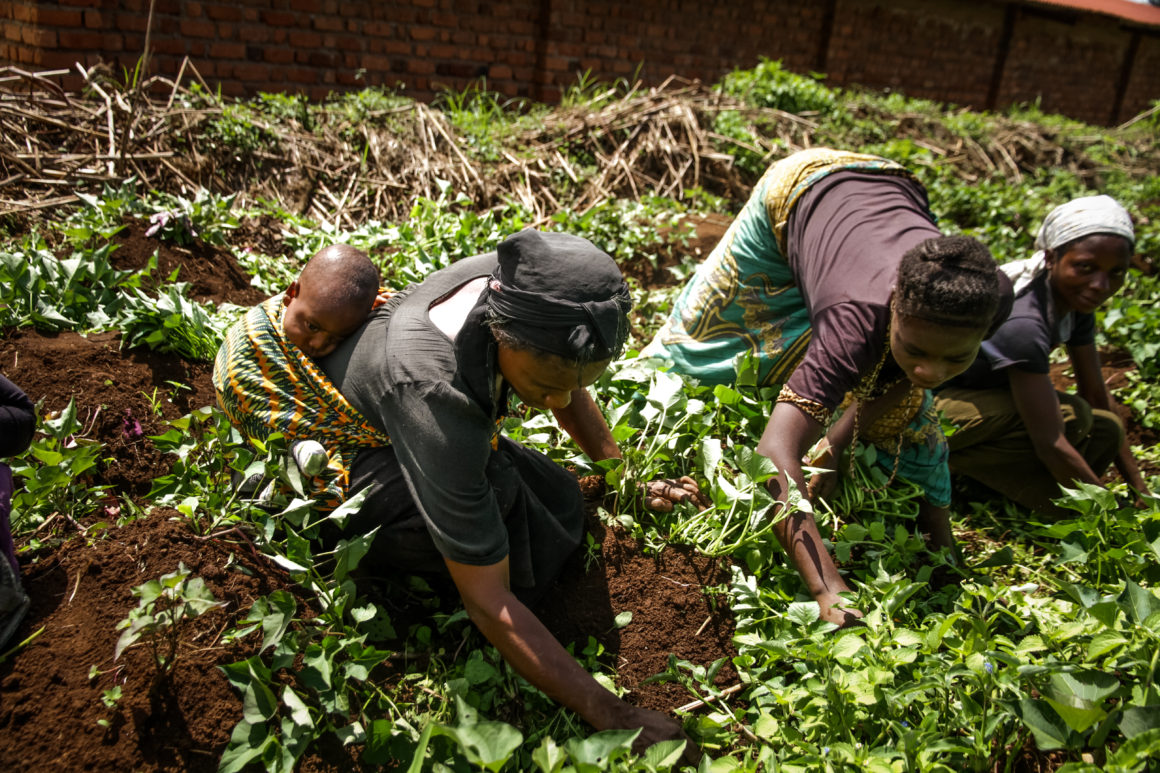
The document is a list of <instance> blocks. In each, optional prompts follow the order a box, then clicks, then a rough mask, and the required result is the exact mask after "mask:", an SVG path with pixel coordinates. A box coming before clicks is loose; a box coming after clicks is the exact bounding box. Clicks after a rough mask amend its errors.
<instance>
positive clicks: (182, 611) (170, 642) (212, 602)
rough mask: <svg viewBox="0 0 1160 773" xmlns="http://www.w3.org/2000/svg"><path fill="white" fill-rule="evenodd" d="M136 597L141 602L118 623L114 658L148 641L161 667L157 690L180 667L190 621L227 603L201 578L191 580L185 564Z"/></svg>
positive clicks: (139, 589) (148, 584)
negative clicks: (219, 599) (179, 659)
mask: <svg viewBox="0 0 1160 773" xmlns="http://www.w3.org/2000/svg"><path fill="white" fill-rule="evenodd" d="M133 595H134V596H136V597H137V598H138V599H139V601H138V602H137V606H136V608H135V609H132V610H130V612H129V615H128V616H127V617H126V618H125V619H124V620H122V621H121V622H119V623H118V624H117V630H119V631H122V633H121V636H120V638H118V639H117V646H116V648H115V649H114V652H113V659H114V660H118V659H120V657H121V655H122V653H124V652H125V650H127V649H129V648H130V647H132V646H133V645H135V644H137V643H139V642H141V641H144V642H145V643H146V644H147V645H148V647H149V654H150V655H151V656H152V658H153V664H154V665H155V666H156V668H157V671H156V675H155V677H154V682H153V689H154V690H156V689H157V688H158V687H159V686H160V684H161V683H162V682H163V681H165V680H166V679H167V678H168V677H169V675H170V674H172V673H173V670H174V668H176V667H177V658H178V648H179V645H180V643H181V636H182V634H183V632H184V630H185V628H186V627H187V625H188V623H187V621H189V620H193V619H194V618H197V617H200V616H201V615H203V614H205V613H206V612H208V611H209V610H211V609H217V608H219V607H223V606H225V603H224V602H220V601H218V600H217V599H215V598H214V596H213V593H211V592H210V590H209V589H208V588H206V587H205V582H204V581H203V580H202V579H201V578H200V577H191V576H190V571H189V570H188V569H186V568H185V564H178V567H177V569H176V571H173V572H169V573H168V574H163V575H161V577H160V578H159V579H156V580H149V581H148V582H145V583H142V584H141V585H138V586H137V587H135V588H133Z"/></svg>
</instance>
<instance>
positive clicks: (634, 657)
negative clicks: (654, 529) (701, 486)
mask: <svg viewBox="0 0 1160 773" xmlns="http://www.w3.org/2000/svg"><path fill="white" fill-rule="evenodd" d="M588 531H589V534H591V535H592V537H593V538H594V539H595V541H596V543H597V544H599V545H600V548H601V550H600V559H599V560H598V561H595V562H593V565H592V566H591V567H588V568H587V569H585V567H584V557H583V555H582V554H578V555H577V556H575V557H574V558H573V560H572V563H571V565H570V566H569V567H568V569H567V570H566V571H565V573H564V575H563V577H561V578H560V580H559V581H558V582H557V586H556V587H555V588H554V589H553V591H552V592H551V593H550V594H549V597H548V599H547V600H546V601H545V602H543V603H542V604H540V605H539V606H538V607H537V609H536V614H537V615H538V616H539V617H540V619H541V620H543V621H544V624H545V625H546V626H547V627H548V628H549V630H551V631H552V633H554V634H555V635H556V637H557V638H558V639H560V641H562V642H565V643H567V642H572V643H574V644H575V645H576V651H577V652H578V651H580V649H582V648H583V647H584V645H585V644H586V643H587V641H588V637H589V636H594V637H595V638H596V640H597V641H599V642H600V644H601V645H602V646H603V647H604V650H605V652H606V653H608V655H609V656H610V658H611V660H610V662H611V663H612V664H613V665H615V667H616V672H617V684H619V685H620V686H621V687H623V688H625V689H627V690H629V691H630V693H629V695H628V696H627V700H628V701H629V702H630V703H633V704H635V705H637V706H643V707H644V708H649V709H656V710H657V711H672V710H673V709H675V708H676V707H678V706H682V705H684V704H686V703H688V702H690V701H691V700H693V698H692V697H690V694H689V692H688V690H686V689H685V688H684V687H682V686H681V685H680V684H678V683H676V682H660V683H648V684H646V683H645V680H647V679H648V678H649V677H652V676H654V675H656V674H660V673H662V672H665V671H666V670H667V668H668V661H669V656H670V655H676V657H677V658H678V659H679V660H687V661H689V662H691V663H693V664H695V665H700V666H710V665H712V664H713V662H714V661H715V660H717V659H718V658H723V657H724V658H730V659H731V658H733V657H734V656H736V655H737V650H736V648H735V647H734V646H733V615H732V613H731V612H730V610H729V608H728V606H727V603H726V602H727V599H726V597H724V596H716V595H713V594H712V593H707V592H706V591H707V590H709V589H715V588H721V589H723V588H724V586H725V585H726V584H727V583H728V582H729V579H730V578H729V567H728V564H727V563H726V562H724V561H722V560H718V559H712V558H706V557H705V556H701V555H698V554H697V553H696V552H694V551H693V550H692V549H690V548H687V547H683V546H675V545H671V546H669V547H667V548H666V549H665V550H664V551H663V552H661V553H660V554H658V555H648V554H646V553H645V552H644V550H643V547H642V545H641V543H640V542H639V541H637V540H635V539H633V538H632V536H631V535H629V534H627V533H626V532H625V531H624V530H623V529H622V528H620V527H619V526H617V527H608V526H606V525H605V524H603V523H601V522H600V521H599V520H597V519H596V518H593V517H590V519H589V529H588ZM623 612H631V613H632V620H631V621H630V622H629V623H628V625H626V626H625V627H623V628H619V629H618V628H617V627H616V616H617V615H619V614H621V613H623ZM736 681H737V673H736V671H735V670H734V669H733V666H732V663H727V664H725V665H724V666H723V667H722V668H721V670H720V671H719V672H718V674H717V679H716V681H715V684H716V685H717V686H718V687H727V686H729V685H730V684H732V683H734V682H736Z"/></svg>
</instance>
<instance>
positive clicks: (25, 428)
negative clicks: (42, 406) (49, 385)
mask: <svg viewBox="0 0 1160 773" xmlns="http://www.w3.org/2000/svg"><path fill="white" fill-rule="evenodd" d="M35 430H36V411H35V408H34V407H33V405H32V401H31V400H29V399H28V396H27V395H26V394H24V392H22V391H21V390H20V387H18V386H16V385H15V384H13V383H12V382H11V381H9V380H8V379H6V378H4V376H0V456H14V455H15V454H19V453H23V452H24V451H27V450H28V446H29V445H31V444H32V433H33V432H34V431H35Z"/></svg>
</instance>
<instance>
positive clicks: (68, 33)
mask: <svg viewBox="0 0 1160 773" xmlns="http://www.w3.org/2000/svg"><path fill="white" fill-rule="evenodd" d="M59 40H60V42H59V43H58V45H60V47H61V48H67V49H72V50H74V51H76V50H87V51H99V50H100V48H101V34H100V33H99V32H88V31H84V32H82V31H79V30H61V31H60V33H59Z"/></svg>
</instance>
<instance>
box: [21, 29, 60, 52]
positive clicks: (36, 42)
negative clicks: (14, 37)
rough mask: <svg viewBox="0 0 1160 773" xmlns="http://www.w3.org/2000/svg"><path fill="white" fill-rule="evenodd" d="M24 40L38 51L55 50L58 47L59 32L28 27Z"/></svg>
mask: <svg viewBox="0 0 1160 773" xmlns="http://www.w3.org/2000/svg"><path fill="white" fill-rule="evenodd" d="M23 32H24V34H23V36H22V39H23V41H24V43H27V44H28V45H32V46H36V48H38V49H55V48H56V46H57V31H56V30H55V29H36V28H35V27H26V28H24V30H23Z"/></svg>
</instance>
